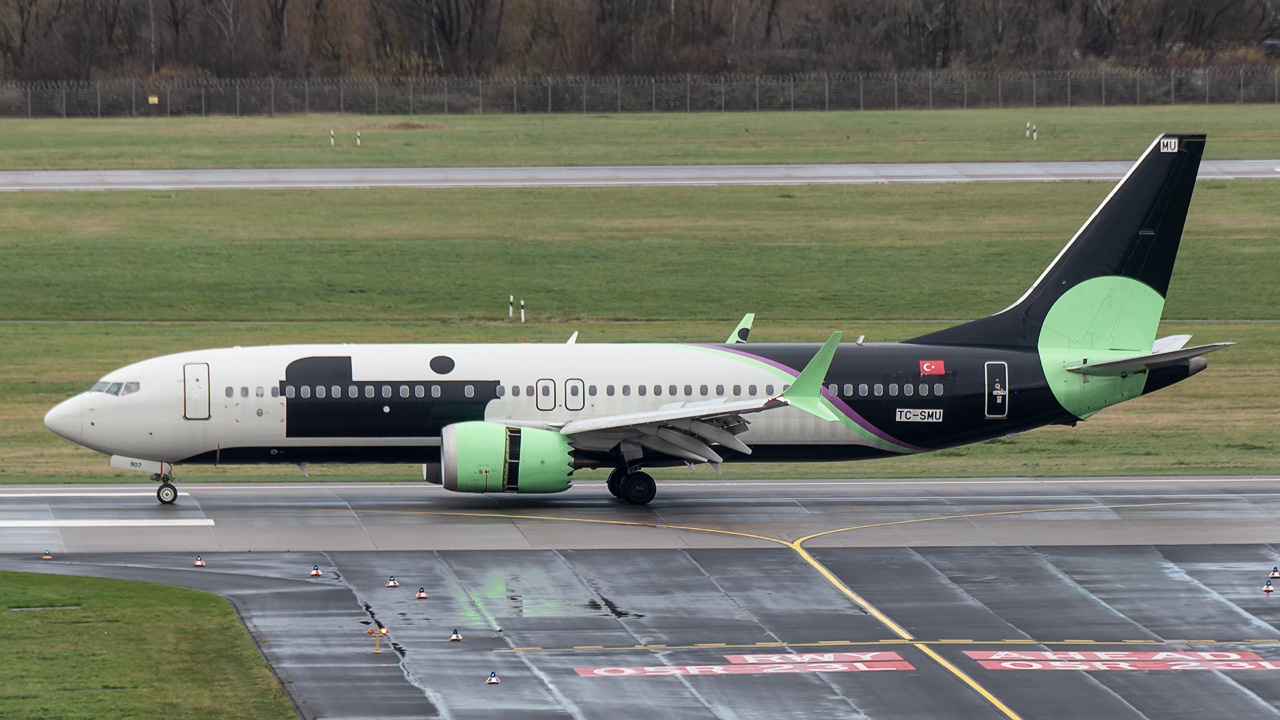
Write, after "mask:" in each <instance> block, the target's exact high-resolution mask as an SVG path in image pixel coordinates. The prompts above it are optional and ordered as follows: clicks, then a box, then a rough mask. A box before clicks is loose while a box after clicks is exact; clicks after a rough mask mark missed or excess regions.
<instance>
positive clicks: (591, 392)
mask: <svg viewBox="0 0 1280 720" xmlns="http://www.w3.org/2000/svg"><path fill="white" fill-rule="evenodd" d="M587 394H588V395H590V396H591V397H595V396H596V386H595V385H588V386H587Z"/></svg>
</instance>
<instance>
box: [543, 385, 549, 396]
mask: <svg viewBox="0 0 1280 720" xmlns="http://www.w3.org/2000/svg"><path fill="white" fill-rule="evenodd" d="M542 397H551V386H550V385H543V386H542Z"/></svg>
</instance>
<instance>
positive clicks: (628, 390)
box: [622, 385, 631, 397]
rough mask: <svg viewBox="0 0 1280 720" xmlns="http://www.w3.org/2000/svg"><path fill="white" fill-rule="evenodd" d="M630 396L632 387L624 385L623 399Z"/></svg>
mask: <svg viewBox="0 0 1280 720" xmlns="http://www.w3.org/2000/svg"><path fill="white" fill-rule="evenodd" d="M629 395H631V386H630V385H623V386H622V397H627V396H629Z"/></svg>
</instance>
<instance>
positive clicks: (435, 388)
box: [431, 385, 440, 398]
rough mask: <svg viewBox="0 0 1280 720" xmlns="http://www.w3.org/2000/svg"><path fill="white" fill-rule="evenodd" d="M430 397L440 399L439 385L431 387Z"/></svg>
mask: <svg viewBox="0 0 1280 720" xmlns="http://www.w3.org/2000/svg"><path fill="white" fill-rule="evenodd" d="M431 397H433V398H438V397H440V386H439V385H432V386H431Z"/></svg>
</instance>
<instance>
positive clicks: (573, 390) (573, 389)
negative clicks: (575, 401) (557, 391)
mask: <svg viewBox="0 0 1280 720" xmlns="http://www.w3.org/2000/svg"><path fill="white" fill-rule="evenodd" d="M569 394H570V395H572V396H573V397H578V386H577V385H570V386H569Z"/></svg>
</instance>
